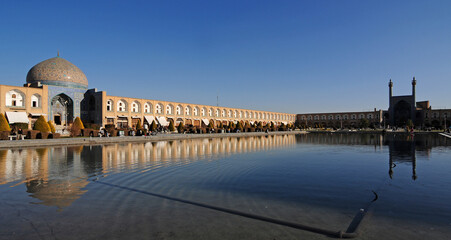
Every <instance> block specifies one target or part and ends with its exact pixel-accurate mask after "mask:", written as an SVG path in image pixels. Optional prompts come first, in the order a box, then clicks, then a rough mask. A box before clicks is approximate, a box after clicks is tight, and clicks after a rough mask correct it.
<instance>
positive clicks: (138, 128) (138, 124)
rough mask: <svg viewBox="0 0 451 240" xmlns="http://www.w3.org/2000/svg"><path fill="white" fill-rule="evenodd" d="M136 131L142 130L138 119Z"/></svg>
mask: <svg viewBox="0 0 451 240" xmlns="http://www.w3.org/2000/svg"><path fill="white" fill-rule="evenodd" d="M135 128H136V130H142V129H143V126H142V125H141V119H140V118H139V119H138V122H137V123H136V127H135Z"/></svg>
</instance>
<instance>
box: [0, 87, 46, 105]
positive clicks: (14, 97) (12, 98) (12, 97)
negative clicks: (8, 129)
mask: <svg viewBox="0 0 451 240" xmlns="http://www.w3.org/2000/svg"><path fill="white" fill-rule="evenodd" d="M26 99H27V98H26V95H25V93H23V92H22V91H20V90H18V89H13V90H10V91H8V92H7V93H6V95H5V105H6V107H26V106H25V104H26V102H27V100H26ZM41 99H42V97H41V95H40V94H38V93H35V94H33V95H31V97H30V99H29V102H30V106H31V107H35V108H39V107H41V102H42V100H41Z"/></svg>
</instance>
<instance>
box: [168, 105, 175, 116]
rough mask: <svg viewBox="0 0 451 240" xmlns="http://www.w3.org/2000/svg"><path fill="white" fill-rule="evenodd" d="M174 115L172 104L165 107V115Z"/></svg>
mask: <svg viewBox="0 0 451 240" xmlns="http://www.w3.org/2000/svg"><path fill="white" fill-rule="evenodd" d="M173 113H174V106H172V104H168V105H166V114H168V115H172V114H173Z"/></svg>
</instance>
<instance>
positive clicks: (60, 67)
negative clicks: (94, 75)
mask: <svg viewBox="0 0 451 240" xmlns="http://www.w3.org/2000/svg"><path fill="white" fill-rule="evenodd" d="M34 82H42V83H44V84H48V85H56V86H63V87H64V86H66V87H75V88H84V89H87V87H88V80H87V79H86V75H85V74H84V73H83V72H82V71H81V70H80V69H79V68H78V67H77V66H75V65H74V64H72V63H71V62H69V61H67V60H66V59H64V58H60V57H54V58H50V59H47V60H45V61H42V62H40V63H38V64H36V65H35V66H34V67H33V68H31V69H30V71H29V72H28V74H27V83H34Z"/></svg>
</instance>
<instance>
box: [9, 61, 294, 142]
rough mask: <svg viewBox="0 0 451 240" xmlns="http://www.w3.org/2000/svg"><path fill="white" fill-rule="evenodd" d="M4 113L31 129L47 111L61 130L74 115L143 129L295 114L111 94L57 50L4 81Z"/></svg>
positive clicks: (279, 119) (278, 120)
mask: <svg viewBox="0 0 451 240" xmlns="http://www.w3.org/2000/svg"><path fill="white" fill-rule="evenodd" d="M0 112H1V113H3V114H4V115H5V116H6V119H7V120H8V122H9V124H14V123H27V124H28V127H29V128H32V126H33V125H34V122H35V121H36V120H37V119H38V118H39V117H40V116H42V115H43V116H45V118H46V119H47V120H52V121H53V122H54V125H55V128H56V131H57V132H60V133H62V132H64V130H65V129H68V128H69V127H70V126H71V124H72V122H73V120H74V119H75V118H76V117H80V118H81V120H82V121H83V122H84V123H90V124H96V125H98V126H100V127H104V126H105V125H107V124H113V125H115V126H116V127H117V128H127V127H135V126H136V124H137V123H138V120H141V123H143V125H144V127H145V128H147V127H148V126H149V125H150V124H151V123H152V122H153V121H155V122H156V123H157V124H159V125H161V126H168V125H169V122H170V121H173V122H174V123H175V124H176V125H178V124H179V123H180V122H183V123H184V124H185V125H193V126H195V127H206V126H207V125H208V124H209V123H213V124H215V126H217V125H219V122H221V123H223V124H224V125H227V124H229V122H233V123H235V124H236V123H237V122H238V121H240V122H241V123H242V124H245V123H250V124H254V123H258V122H262V124H267V123H271V122H272V123H274V124H275V125H276V126H278V125H281V124H285V125H286V124H292V123H294V121H295V117H296V115H295V114H288V113H280V112H268V111H258V110H250V109H238V108H228V107H218V106H209V105H200V104H189V103H180V102H168V101H160V100H152V99H141V98H130V97H121V96H110V95H107V92H106V91H98V90H97V89H95V88H94V89H89V88H88V79H87V78H86V75H85V74H84V73H83V72H82V71H81V70H80V69H79V68H78V67H77V66H75V65H74V64H72V63H71V62H69V61H67V60H66V59H64V58H61V57H60V56H59V54H58V56H57V57H54V58H50V59H47V60H45V61H42V62H40V63H38V64H36V65H35V66H33V67H32V68H31V69H30V70H29V72H28V74H27V77H26V84H24V85H23V86H22V87H19V86H8V85H0Z"/></svg>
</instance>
